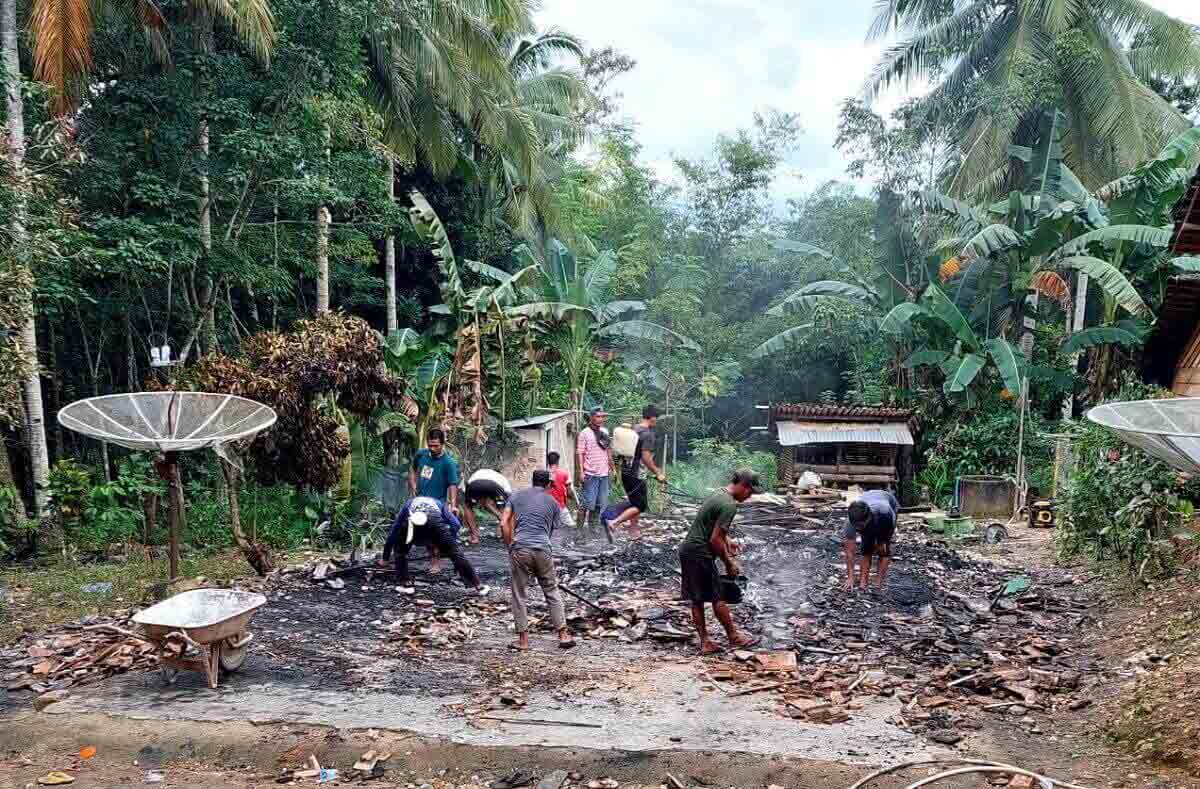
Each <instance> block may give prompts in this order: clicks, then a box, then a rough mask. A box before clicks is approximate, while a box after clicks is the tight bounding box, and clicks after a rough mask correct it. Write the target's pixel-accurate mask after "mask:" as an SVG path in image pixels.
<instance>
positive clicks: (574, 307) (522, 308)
mask: <svg viewBox="0 0 1200 789" xmlns="http://www.w3.org/2000/svg"><path fill="white" fill-rule="evenodd" d="M506 312H507V314H508V315H509V316H512V317H525V318H538V319H541V320H553V321H562V320H566V319H567V318H569V317H586V318H591V319H592V320H595V319H596V317H597V316H596V313H595V312H594V311H592V310H591V309H589V308H587V307H580V306H579V305H578V304H568V303H567V302H564V301H536V302H533V303H532V304H518V305H517V306H515V307H509V308H508V310H506Z"/></svg>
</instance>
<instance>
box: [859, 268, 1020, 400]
mask: <svg viewBox="0 0 1200 789" xmlns="http://www.w3.org/2000/svg"><path fill="white" fill-rule="evenodd" d="M918 329H920V330H922V333H923V335H924V337H925V338H926V339H927V342H928V344H927V345H926V347H922V348H919V349H918V350H916V351H915V352H913V353H912V355H910V356H909V357H908V358H907V359H906V360H905V361H904V366H905V367H906V368H910V369H915V368H918V367H923V366H932V367H937V368H938V369H940V370H941V371H942V373H943V375H944V376H945V382H944V383H943V385H942V389H943V391H944V392H945V393H946V394H948V395H949V394H958V393H964V394H965V395H966V396H967V398H968V401H971V400H972V399H973V398H972V394H971V389H970V387H971V386H972V385H973V384H974V383H975V382H976V380H977V379H978V377H979V374H980V372H982V371H983V370H984V369H986V368H988V367H989V362H990V364H991V366H992V367H994V368H995V370H996V372H997V373H998V376H999V378H1000V381H1001V383H1002V384H1003V386H1004V389H1005V390H1007V391H1008V392H1010V393H1014V394H1015V393H1018V392H1020V391H1021V380H1022V376H1023V367H1024V360H1023V359H1021V358H1020V357H1019V355H1018V354H1017V353H1016V351H1015V350H1014V349H1013V346H1012V345H1011V344H1009V342H1008V341H1007V340H1005V339H1004V338H1003V337H993V338H990V339H986V340H980V339H979V336H978V335H977V334H976V333H975V330H974V329H973V328H971V323H970V321H968V320H967V318H966V316H965V315H963V313H962V312H961V311H960V310H959V308H958V307H957V306H956V305H955V304H954V302H953V301H952V300H951V299H950V297H949V296H947V295H946V293H945V292H944V291H943V290H942V289H941V288H939V287H938V286H937V285H935V284H930V285H929V286H928V287H927V288H926V289H925V292H924V293H923V294H922V295H921V298H920V299H919V300H918V301H915V302H905V303H904V304H898V305H896V307H894V308H893V309H892V310H891V311H890V312H889V313H888V314H887V315H886V316H885V317H884V318H883V320H882V321H881V322H880V324H879V330H880V332H882V333H883V334H885V335H888V336H890V337H894V338H913V337H916V336H917V335H918V332H917V330H918Z"/></svg>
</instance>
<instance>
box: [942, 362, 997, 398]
mask: <svg viewBox="0 0 1200 789" xmlns="http://www.w3.org/2000/svg"><path fill="white" fill-rule="evenodd" d="M985 364H987V358H986V357H984V356H980V355H979V354H977V353H968V354H967V355H966V356H964V357H963V360H962V363H961V364H960V365H959V366H958V369H957V370H955V371H954V373H953V374H952V375H951V376H949V377H948V378H947V379H946V383H944V384H943V385H942V389H943V391H945V392H946V393H947V394H949V393H950V392H961V391H963V390H964V389H966V388H967V387H968V386H970V385H971V382H972V381H974V380H975V376H977V375H979V371H980V370H982V369H983V366H984V365H985Z"/></svg>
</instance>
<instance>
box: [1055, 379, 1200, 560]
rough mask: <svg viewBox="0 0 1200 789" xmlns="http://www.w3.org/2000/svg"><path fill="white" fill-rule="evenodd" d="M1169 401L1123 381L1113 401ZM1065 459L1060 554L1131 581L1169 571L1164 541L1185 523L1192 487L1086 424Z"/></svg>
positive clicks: (1169, 547) (1199, 485)
mask: <svg viewBox="0 0 1200 789" xmlns="http://www.w3.org/2000/svg"><path fill="white" fill-rule="evenodd" d="M1169 396H1171V394H1170V392H1167V391H1165V390H1161V389H1155V388H1153V387H1149V386H1146V385H1144V384H1142V383H1140V382H1138V381H1136V380H1133V379H1131V378H1127V379H1126V380H1125V381H1124V382H1123V383H1122V386H1121V389H1120V391H1119V393H1118V396H1117V397H1116V398H1114V399H1115V400H1146V399H1154V398H1161V397H1169ZM1071 454H1072V458H1073V461H1074V463H1073V467H1072V471H1071V477H1070V481H1069V482H1068V484H1067V486H1066V487H1067V489H1066V495H1065V496H1063V497H1061V503H1062V515H1063V517H1062V519H1061V520H1062V523H1061V524H1060V526H1059V529H1058V533H1057V539H1058V546H1059V550H1060V553H1062V554H1063V555H1064V556H1072V555H1077V554H1084V555H1087V556H1090V557H1092V558H1093V559H1096V560H1099V561H1110V562H1114V563H1117V564H1119V565H1120V566H1122V567H1123V568H1125V570H1126V571H1128V572H1130V573H1131V574H1134V575H1137V576H1138V577H1154V576H1157V575H1164V574H1166V573H1169V572H1170V571H1171V570H1172V567H1173V563H1174V545H1173V543H1172V542H1171V539H1170V538H1171V536H1172V535H1173V534H1174V533H1175V532H1177V531H1178V530H1179V529H1180V528H1181V527H1182V526H1183V525H1184V524H1185V523H1186V522H1187V521H1188V520H1189V519H1190V518H1191V515H1192V503H1191V502H1192V501H1193V500H1195V499H1196V497H1197V493H1200V482H1196V481H1193V482H1189V483H1186V484H1184V483H1183V482H1181V479H1180V476H1179V474H1178V473H1176V472H1175V471H1174V470H1173V469H1172V468H1171V467H1170V466H1168V465H1167V464H1165V463H1162V462H1160V461H1158V460H1155V459H1154V458H1152V457H1150V456H1149V455H1147V454H1145V453H1144V452H1142V451H1141V450H1139V449H1135V448H1134V447H1131V446H1129V445H1128V444H1126V443H1124V442H1123V441H1121V439H1119V438H1118V437H1117V435H1116V434H1115V433H1113V432H1112V431H1111V430H1108V429H1106V428H1103V427H1100V426H1099V425H1096V424H1093V423H1091V422H1088V421H1086V420H1083V421H1081V423H1080V425H1079V429H1078V433H1077V434H1076V436H1075V438H1074V440H1073V441H1072V443H1071Z"/></svg>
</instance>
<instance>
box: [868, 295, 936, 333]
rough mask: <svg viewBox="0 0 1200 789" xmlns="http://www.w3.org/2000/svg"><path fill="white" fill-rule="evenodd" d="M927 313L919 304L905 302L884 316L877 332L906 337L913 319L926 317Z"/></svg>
mask: <svg viewBox="0 0 1200 789" xmlns="http://www.w3.org/2000/svg"><path fill="white" fill-rule="evenodd" d="M928 316H929V313H928V312H927V311H926V310H925V308H924V307H922V306H921V305H920V304H914V303H913V302H911V301H906V302H904V303H903V304H897V305H896V306H895V307H893V308H892V311H891V312H889V313H888V314H887V315H885V316H884V318H883V321H881V322H880V324H879V331H881V332H883V333H884V334H897V335H907V334H908V333H909V332H910V331H911V324H912V321H913V319H915V318H918V317H928Z"/></svg>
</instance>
